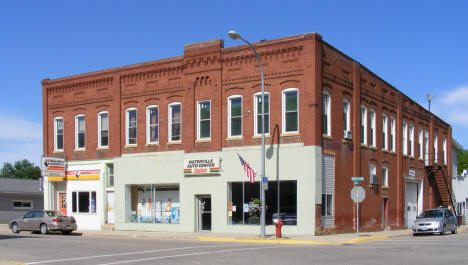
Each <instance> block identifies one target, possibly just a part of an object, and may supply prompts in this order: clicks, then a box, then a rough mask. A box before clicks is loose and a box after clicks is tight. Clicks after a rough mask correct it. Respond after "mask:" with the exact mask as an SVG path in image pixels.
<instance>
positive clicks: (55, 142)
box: [54, 117, 65, 152]
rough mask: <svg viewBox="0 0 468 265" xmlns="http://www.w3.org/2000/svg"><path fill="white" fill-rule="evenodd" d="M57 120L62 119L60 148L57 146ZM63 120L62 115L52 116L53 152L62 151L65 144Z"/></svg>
mask: <svg viewBox="0 0 468 265" xmlns="http://www.w3.org/2000/svg"><path fill="white" fill-rule="evenodd" d="M57 120H62V127H63V128H62V149H58V148H57ZM64 137H65V122H64V119H63V117H55V118H54V151H55V152H63V148H64V146H65V141H64Z"/></svg>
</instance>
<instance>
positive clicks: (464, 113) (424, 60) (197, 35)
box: [0, 0, 468, 165]
mask: <svg viewBox="0 0 468 265" xmlns="http://www.w3.org/2000/svg"><path fill="white" fill-rule="evenodd" d="M169 2H171V3H169ZM467 11H468V4H467V2H464V1H311V0H309V1H274V0H269V1H260V0H259V1H75V2H72V1H32V0H31V1H20V0H19V1H2V3H1V4H0V34H1V35H0V36H1V39H0V77H1V81H0V91H1V100H0V124H2V130H0V165H1V164H3V163H4V162H14V161H16V160H20V159H23V158H27V159H29V160H30V161H32V162H34V163H35V164H39V161H40V156H41V154H42V107H41V105H42V90H41V80H42V79H43V78H57V77H63V76H68V75H74V74H79V73H86V72H90V71H96V70H102V69H106V68H110V67H115V66H122V65H128V64H133V63H139V62H145V61H149V60H155V59H161V58H167V57H172V56H177V55H182V54H183V47H184V44H188V43H194V42H200V41H205V40H210V39H217V38H222V39H224V40H225V47H229V46H234V45H240V44H241V43H240V42H239V41H232V40H230V39H229V38H228V37H227V35H226V32H227V31H228V30H231V29H235V30H237V31H238V32H239V33H241V34H242V36H243V37H244V38H246V39H248V40H250V41H251V42H256V41H259V40H261V39H275V38H281V37H285V36H290V35H297V34H301V33H307V32H319V33H320V34H322V36H323V39H324V40H325V41H327V42H328V43H330V44H332V45H333V46H335V47H336V48H338V49H339V50H341V51H343V52H344V53H346V54H348V55H349V56H351V57H352V58H354V59H355V60H357V61H359V62H360V63H361V64H363V65H364V66H366V67H367V68H369V69H370V70H372V71H373V72H374V73H376V74H377V75H379V76H380V77H382V78H383V79H384V80H386V81H387V82H389V83H390V84H392V85H393V86H395V87H396V88H398V89H399V90H400V91H402V92H403V93H405V94H406V95H408V96H409V97H411V98H412V99H414V100H415V101H417V102H418V103H420V104H421V105H423V106H425V107H426V106H427V100H426V94H428V93H430V94H432V95H434V96H435V99H434V101H433V104H432V106H431V109H432V111H433V112H434V113H435V114H436V115H438V116H440V117H441V118H443V119H444V120H446V121H448V122H449V123H450V124H451V125H452V127H453V136H454V138H455V139H456V140H457V141H458V142H460V143H461V144H462V145H463V146H464V147H465V148H468V134H466V133H465V132H466V131H467V130H468V49H467V47H468V32H467V29H468V19H467V18H466V14H467Z"/></svg>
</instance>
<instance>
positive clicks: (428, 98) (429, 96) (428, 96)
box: [426, 94, 435, 112]
mask: <svg viewBox="0 0 468 265" xmlns="http://www.w3.org/2000/svg"><path fill="white" fill-rule="evenodd" d="M426 98H427V101H428V102H429V112H430V111H431V101H432V100H433V99H434V98H435V97H434V96H433V95H431V94H427V95H426Z"/></svg>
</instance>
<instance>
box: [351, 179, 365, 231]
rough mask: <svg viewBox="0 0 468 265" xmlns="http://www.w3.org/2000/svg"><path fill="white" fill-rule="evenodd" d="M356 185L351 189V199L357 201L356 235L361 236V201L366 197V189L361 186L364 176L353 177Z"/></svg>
mask: <svg viewBox="0 0 468 265" xmlns="http://www.w3.org/2000/svg"><path fill="white" fill-rule="evenodd" d="M351 180H352V181H353V182H354V185H355V186H354V187H353V188H352V189H351V199H352V200H353V201H354V202H355V203H356V235H357V236H359V203H360V202H362V201H363V200H364V199H365V198H366V191H365V190H364V188H363V187H361V183H362V181H363V180H364V177H352V178H351Z"/></svg>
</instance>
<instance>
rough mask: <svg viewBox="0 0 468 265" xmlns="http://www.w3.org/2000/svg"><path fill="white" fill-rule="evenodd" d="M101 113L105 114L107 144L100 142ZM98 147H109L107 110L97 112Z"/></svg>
mask: <svg viewBox="0 0 468 265" xmlns="http://www.w3.org/2000/svg"><path fill="white" fill-rule="evenodd" d="M103 114H107V123H108V124H107V145H102V142H101V139H102V138H101V123H102V122H101V119H102V116H101V115H103ZM97 122H98V126H97V127H98V148H107V147H109V143H110V141H109V140H110V139H109V112H108V111H101V112H99V113H98V120H97Z"/></svg>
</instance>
